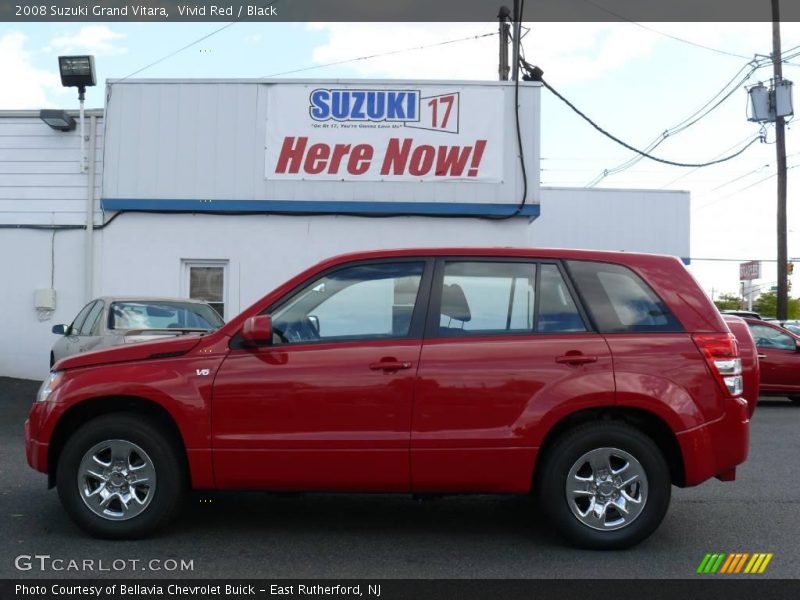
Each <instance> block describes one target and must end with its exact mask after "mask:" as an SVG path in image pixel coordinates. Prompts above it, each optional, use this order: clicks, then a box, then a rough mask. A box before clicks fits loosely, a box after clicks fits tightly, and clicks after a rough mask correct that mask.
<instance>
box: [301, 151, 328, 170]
mask: <svg viewBox="0 0 800 600" xmlns="http://www.w3.org/2000/svg"><path fill="white" fill-rule="evenodd" d="M330 153H331V147H330V146H328V144H314V145H313V146H311V148H309V149H308V154H307V155H306V160H305V162H304V163H303V169H304V170H305V172H306V173H308V174H309V175H319V174H320V173H322V172H323V171H324V170H325V165H326V163H327V160H328V155H330Z"/></svg>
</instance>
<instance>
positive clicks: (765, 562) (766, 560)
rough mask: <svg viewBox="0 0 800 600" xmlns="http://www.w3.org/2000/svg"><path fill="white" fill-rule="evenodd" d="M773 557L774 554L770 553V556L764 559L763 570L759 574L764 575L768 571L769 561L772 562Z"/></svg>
mask: <svg viewBox="0 0 800 600" xmlns="http://www.w3.org/2000/svg"><path fill="white" fill-rule="evenodd" d="M772 557H773V554H772V552H769V553H768V554H767V555H766V556H765V557H764V562H762V563H761V568H760V569H759V570H758V572H759V573H763V572H764V571H765V570H766V568H767V565H768V564H769V561H771V560H772Z"/></svg>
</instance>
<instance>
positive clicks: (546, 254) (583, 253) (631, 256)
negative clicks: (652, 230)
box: [325, 246, 680, 264]
mask: <svg viewBox="0 0 800 600" xmlns="http://www.w3.org/2000/svg"><path fill="white" fill-rule="evenodd" d="M403 256H410V257H416V256H485V257H501V258H502V257H512V258H513V257H523V258H553V259H567V260H569V259H575V260H580V259H583V260H596V261H601V262H612V263H620V264H625V263H629V262H634V261H635V260H636V259H640V260H641V259H644V260H648V259H665V258H667V259H672V260H677V261H680V259H679V258H677V257H675V256H669V255H666V254H647V253H644V252H627V251H624V250H616V251H612V250H576V249H574V248H528V247H525V248H522V247H513V246H454V247H421V248H398V249H387V250H369V251H361V252H350V253H345V254H340V255H338V256H333V257H331V258H330V259H328V260H326V261H325V262H326V263H327V262H337V263H338V262H344V261H352V260H368V259H373V258H391V257H403Z"/></svg>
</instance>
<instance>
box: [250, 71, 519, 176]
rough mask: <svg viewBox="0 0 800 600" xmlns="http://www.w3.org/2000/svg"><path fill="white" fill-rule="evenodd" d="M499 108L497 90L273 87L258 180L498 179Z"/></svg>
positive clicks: (500, 160) (501, 102) (501, 118)
mask: <svg viewBox="0 0 800 600" xmlns="http://www.w3.org/2000/svg"><path fill="white" fill-rule="evenodd" d="M503 111H504V99H503V90H502V89H501V88H499V87H477V86H460V87H447V86H442V85H397V84H396V83H395V84H394V85H391V86H389V85H374V86H371V85H370V86H363V87H358V86H357V85H352V84H351V85H339V86H337V85H324V86H323V85H320V86H314V85H277V86H274V87H272V88H271V89H270V91H269V95H268V99H267V123H266V125H267V126H266V153H265V156H266V165H265V166H266V179H268V180H298V181H299V180H312V181H313V180H321V181H322V180H334V181H351V182H355V181H373V182H374V181H454V182H458V181H462V182H486V183H498V182H500V181H501V180H502V175H503V161H504V159H505V158H506V157H504V156H503V148H504V139H503V136H504V131H503V127H502V124H503V123H504V113H503ZM510 158H511V159H516V156H512V157H510Z"/></svg>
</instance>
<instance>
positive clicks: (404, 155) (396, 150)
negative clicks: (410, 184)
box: [381, 138, 411, 175]
mask: <svg viewBox="0 0 800 600" xmlns="http://www.w3.org/2000/svg"><path fill="white" fill-rule="evenodd" d="M410 151H411V140H410V139H409V138H406V139H404V140H403V146H402V147H401V146H400V140H399V139H397V138H391V139H390V140H389V145H388V146H387V148H386V155H385V156H384V157H383V165H382V166H381V175H388V174H389V171H391V172H392V175H403V174H404V173H405V171H406V163H407V162H408V153H409V152H410Z"/></svg>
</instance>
